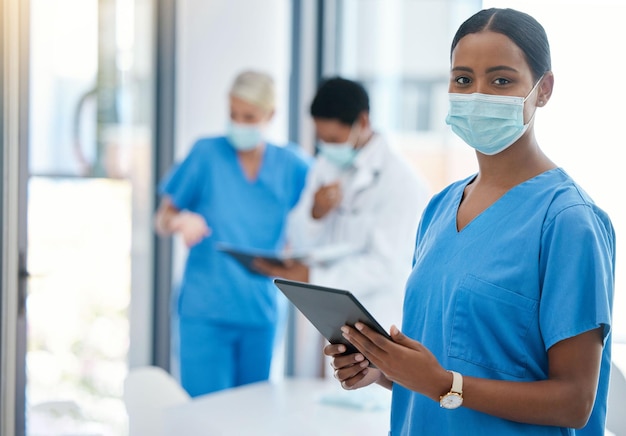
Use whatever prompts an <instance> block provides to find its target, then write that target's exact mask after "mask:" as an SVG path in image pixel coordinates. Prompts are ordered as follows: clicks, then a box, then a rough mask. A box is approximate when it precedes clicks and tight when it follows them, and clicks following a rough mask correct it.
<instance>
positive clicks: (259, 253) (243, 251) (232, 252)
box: [215, 242, 305, 274]
mask: <svg viewBox="0 0 626 436" xmlns="http://www.w3.org/2000/svg"><path fill="white" fill-rule="evenodd" d="M215 248H217V250H218V251H222V252H224V253H226V254H228V255H229V256H231V257H233V258H234V259H236V260H237V261H238V262H239V263H240V264H241V265H242V266H244V267H245V268H247V269H248V270H249V271H250V272H253V273H256V274H258V273H259V272H258V271H256V270H255V269H254V266H253V262H254V259H256V258H260V259H264V260H266V261H268V262H270V263H273V264H276V265H281V266H283V265H285V262H287V261H289V260H299V261H302V260H304V259H305V256H304V255H299V254H296V253H279V252H275V251H271V250H260V249H253V248H246V247H237V246H234V245H230V244H227V243H224V242H218V243H217V244H216V246H215Z"/></svg>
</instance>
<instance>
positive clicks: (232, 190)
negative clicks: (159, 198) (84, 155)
mask: <svg viewBox="0 0 626 436" xmlns="http://www.w3.org/2000/svg"><path fill="white" fill-rule="evenodd" d="M307 170H308V163H307V162H306V161H305V160H304V159H302V158H301V157H299V156H297V155H296V154H295V153H293V152H292V151H290V150H287V149H285V148H282V147H278V146H275V145H272V144H267V145H266V147H265V151H264V154H263V161H262V163H261V167H260V170H259V174H258V177H257V179H256V180H254V181H249V180H248V179H246V177H245V174H244V172H243V169H242V168H241V166H240V164H239V160H238V159H237V153H236V151H235V150H234V148H233V147H232V146H231V145H230V143H229V142H228V140H227V139H226V138H225V137H215V138H203V139H200V140H198V141H197V142H196V143H195V144H194V145H193V147H192V149H191V151H190V152H189V154H188V156H187V157H186V158H185V160H184V161H183V162H182V163H180V165H178V166H176V167H175V168H173V169H172V171H171V172H170V174H169V175H168V176H167V177H166V178H165V179H164V181H163V183H162V185H161V186H162V188H161V194H164V195H168V196H169V197H170V198H171V199H172V202H173V204H174V205H175V206H176V207H177V208H178V209H180V210H188V211H192V212H195V213H199V214H200V215H202V216H203V217H204V218H205V220H206V222H207V224H208V226H209V227H210V228H211V229H212V233H211V235H210V236H209V237H207V238H205V239H203V240H202V241H201V242H200V243H199V244H197V245H195V246H193V247H192V248H191V249H190V250H189V254H188V257H187V261H186V265H185V271H184V276H183V280H182V283H181V288H180V296H179V300H178V311H179V314H180V316H184V317H194V318H203V319H206V320H209V321H212V322H215V323H224V324H237V325H246V326H254V325H259V326H262V325H267V324H270V323H274V322H276V317H277V308H276V287H275V286H274V284H273V283H272V281H271V279H270V278H268V277H265V276H262V275H258V274H253V273H250V272H249V271H248V270H246V269H245V268H244V267H242V266H241V265H240V264H239V263H238V262H237V261H236V260H234V259H233V258H231V257H230V256H228V255H227V254H224V253H222V252H220V251H217V250H216V243H218V242H224V243H228V244H231V245H235V246H239V247H249V248H255V249H260V250H280V249H282V248H283V245H284V243H285V231H284V229H285V223H286V219H287V214H288V213H289V211H290V210H291V208H292V207H293V206H294V205H295V204H296V203H297V201H298V199H299V197H300V193H301V191H302V189H303V187H304V183H305V179H306V173H307Z"/></svg>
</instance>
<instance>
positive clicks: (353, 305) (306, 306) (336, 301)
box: [274, 279, 391, 354]
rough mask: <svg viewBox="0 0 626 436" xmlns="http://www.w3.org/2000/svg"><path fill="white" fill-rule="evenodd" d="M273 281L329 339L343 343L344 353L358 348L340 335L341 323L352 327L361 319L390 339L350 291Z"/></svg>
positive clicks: (353, 351) (332, 341) (331, 341)
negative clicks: (345, 349)
mask: <svg viewBox="0 0 626 436" xmlns="http://www.w3.org/2000/svg"><path fill="white" fill-rule="evenodd" d="M274 283H275V284H276V286H278V289H280V290H281V291H282V293H283V294H285V296H286V297H287V298H288V299H289V301H291V302H292V303H293V305H294V306H296V307H297V308H298V310H299V311H300V312H302V314H303V315H304V316H305V317H306V318H307V319H308V320H309V321H311V323H312V324H313V325H314V326H315V328H316V329H317V330H318V331H319V332H320V333H321V334H322V336H324V337H325V338H326V339H327V340H328V342H330V343H331V344H344V345H345V346H346V347H347V351H346V354H349V353H355V352H358V350H357V349H356V348H355V347H354V345H352V344H350V342H348V341H347V340H346V339H345V338H344V337H343V336H342V334H341V327H342V326H344V325H350V326H354V324H355V323H356V322H357V321H360V322H362V323H363V324H365V325H367V326H368V327H370V328H372V329H373V330H376V331H377V332H378V333H380V334H381V335H384V336H385V337H386V338H388V339H391V336H389V333H387V332H386V331H385V329H384V328H383V327H382V326H381V325H380V324H379V323H378V322H377V321H376V320H375V319H374V317H373V316H372V315H371V314H370V313H369V312H368V311H367V309H365V307H363V305H362V304H361V303H360V302H359V300H357V299H356V297H355V296H354V295H352V293H351V292H350V291H344V290H341V289H334V288H327V287H323V286H317V285H312V284H309V283H302V282H296V281H293V280H285V279H274Z"/></svg>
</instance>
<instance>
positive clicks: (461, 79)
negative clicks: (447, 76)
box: [454, 76, 471, 85]
mask: <svg viewBox="0 0 626 436" xmlns="http://www.w3.org/2000/svg"><path fill="white" fill-rule="evenodd" d="M454 81H455V82H456V83H457V84H459V85H469V84H470V83H471V80H470V78H469V77H466V76H459V77H456V78H455V79H454Z"/></svg>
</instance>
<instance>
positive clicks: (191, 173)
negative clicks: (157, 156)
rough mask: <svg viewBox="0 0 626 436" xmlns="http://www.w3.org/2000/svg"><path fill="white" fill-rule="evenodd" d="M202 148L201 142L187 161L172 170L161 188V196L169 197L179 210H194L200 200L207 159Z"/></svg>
mask: <svg viewBox="0 0 626 436" xmlns="http://www.w3.org/2000/svg"><path fill="white" fill-rule="evenodd" d="M201 146H202V142H201V141H199V142H197V143H195V144H194V146H193V147H192V149H191V150H190V152H189V154H188V155H187V156H186V157H185V159H184V160H183V161H182V162H180V163H177V164H175V165H174V166H173V167H172V168H171V170H170V171H169V172H168V174H167V175H166V176H165V177H164V178H163V181H162V182H161V184H160V186H159V192H160V194H161V195H167V196H169V197H170V198H171V200H172V202H173V204H174V205H175V206H176V207H177V208H178V209H181V210H183V209H192V208H193V205H194V202H195V199H196V198H198V193H199V189H200V188H201V184H200V183H199V181H200V177H201V174H202V171H201V168H202V161H203V160H204V159H205V157H204V156H203V153H202V150H201Z"/></svg>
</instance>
